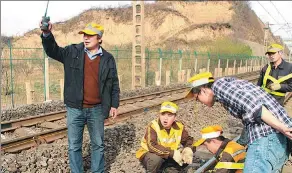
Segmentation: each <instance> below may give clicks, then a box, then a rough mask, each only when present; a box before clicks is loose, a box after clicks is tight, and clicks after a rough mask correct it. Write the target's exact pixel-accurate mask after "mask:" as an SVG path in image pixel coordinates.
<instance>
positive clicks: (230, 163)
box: [194, 125, 246, 173]
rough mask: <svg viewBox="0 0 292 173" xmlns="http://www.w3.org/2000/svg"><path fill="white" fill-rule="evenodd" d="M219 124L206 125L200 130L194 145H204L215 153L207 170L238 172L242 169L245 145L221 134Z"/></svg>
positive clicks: (228, 172)
mask: <svg viewBox="0 0 292 173" xmlns="http://www.w3.org/2000/svg"><path fill="white" fill-rule="evenodd" d="M222 133H223V131H222V127H221V126H218V125H217V126H208V127H205V128H203V129H202V130H201V134H202V138H201V139H200V140H198V141H197V142H196V143H195V144H194V146H195V147H198V146H200V145H204V146H205V147H206V148H207V149H208V150H209V151H210V152H211V153H213V154H214V155H215V158H216V161H215V162H214V164H213V165H212V166H210V168H209V170H208V172H210V173H211V172H212V173H240V172H242V171H243V167H244V160H245V154H246V153H245V147H244V146H242V145H240V144H238V143H236V142H234V141H231V140H229V139H227V138H225V137H224V136H222Z"/></svg>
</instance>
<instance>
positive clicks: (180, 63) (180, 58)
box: [178, 50, 182, 71]
mask: <svg viewBox="0 0 292 173" xmlns="http://www.w3.org/2000/svg"><path fill="white" fill-rule="evenodd" d="M178 53H179V71H181V67H182V51H181V50H179V51H178Z"/></svg>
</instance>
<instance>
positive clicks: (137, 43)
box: [132, 1, 145, 89]
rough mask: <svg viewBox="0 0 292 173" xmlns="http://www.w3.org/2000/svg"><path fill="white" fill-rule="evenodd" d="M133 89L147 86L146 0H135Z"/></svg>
mask: <svg viewBox="0 0 292 173" xmlns="http://www.w3.org/2000/svg"><path fill="white" fill-rule="evenodd" d="M132 3H133V27H134V28H133V46H132V89H136V88H141V87H145V44H144V1H133V2H132Z"/></svg>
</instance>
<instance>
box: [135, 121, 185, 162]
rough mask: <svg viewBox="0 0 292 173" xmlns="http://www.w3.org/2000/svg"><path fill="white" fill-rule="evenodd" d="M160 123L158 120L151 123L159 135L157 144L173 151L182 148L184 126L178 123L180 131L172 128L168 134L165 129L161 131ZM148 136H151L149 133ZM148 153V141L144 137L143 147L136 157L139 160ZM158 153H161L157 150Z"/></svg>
mask: <svg viewBox="0 0 292 173" xmlns="http://www.w3.org/2000/svg"><path fill="white" fill-rule="evenodd" d="M158 121H159V120H158V119H156V120H153V121H152V122H151V125H150V126H151V127H152V128H153V129H154V130H155V132H156V134H157V143H158V144H159V145H162V146H164V147H169V148H170V149H171V150H177V149H178V148H179V146H180V143H181V135H182V132H183V127H184V125H183V124H182V123H180V122H176V124H177V126H178V127H179V129H174V128H171V129H170V132H169V134H168V133H167V131H166V130H165V129H160V126H159V124H158ZM148 135H150V134H149V133H148ZM144 136H145V135H144ZM152 150H154V151H155V150H156V149H154V148H152ZM148 151H149V149H148V146H147V142H146V139H145V138H144V137H143V139H142V141H141V147H140V149H139V150H138V151H137V152H136V157H137V158H138V159H140V157H141V156H143V155H144V154H145V153H146V152H148ZM157 152H159V151H158V150H157Z"/></svg>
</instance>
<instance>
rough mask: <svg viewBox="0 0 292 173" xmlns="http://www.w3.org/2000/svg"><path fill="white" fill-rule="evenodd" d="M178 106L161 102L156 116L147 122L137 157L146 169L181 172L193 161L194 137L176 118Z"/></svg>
mask: <svg viewBox="0 0 292 173" xmlns="http://www.w3.org/2000/svg"><path fill="white" fill-rule="evenodd" d="M177 110H178V106H177V105H176V104H175V103H172V102H163V103H162V104H161V109H160V114H159V117H158V118H157V119H155V120H153V121H151V123H150V124H149V125H148V127H147V129H146V133H145V135H144V137H143V139H142V141H141V147H140V149H139V150H138V151H137V152H136V157H137V158H138V159H139V160H140V161H141V163H142V164H143V166H144V167H145V168H146V172H147V173H148V172H151V173H156V172H159V171H163V172H171V173H175V172H181V171H182V170H183V169H184V168H185V167H186V166H187V164H191V163H192V161H193V150H195V148H194V147H193V146H192V144H193V138H192V137H191V136H189V135H188V132H187V131H186V129H185V127H184V125H183V124H182V123H181V122H179V121H176V116H177Z"/></svg>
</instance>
